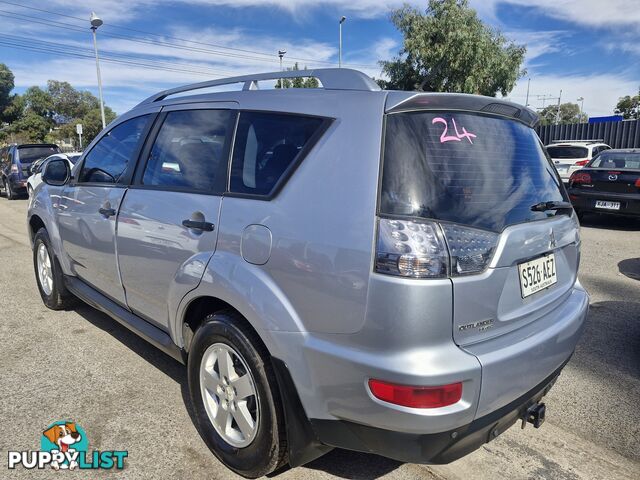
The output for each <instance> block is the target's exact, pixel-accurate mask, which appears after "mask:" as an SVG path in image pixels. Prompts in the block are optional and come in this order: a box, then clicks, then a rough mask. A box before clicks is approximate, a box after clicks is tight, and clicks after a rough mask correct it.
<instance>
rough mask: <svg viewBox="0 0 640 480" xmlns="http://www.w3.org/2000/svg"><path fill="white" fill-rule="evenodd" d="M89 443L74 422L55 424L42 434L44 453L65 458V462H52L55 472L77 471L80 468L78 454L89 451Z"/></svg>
mask: <svg viewBox="0 0 640 480" xmlns="http://www.w3.org/2000/svg"><path fill="white" fill-rule="evenodd" d="M87 446H88V441H87V437H86V434H85V433H84V431H83V430H82V428H81V427H80V426H79V425H76V424H75V423H73V422H66V421H62V422H55V423H53V424H52V425H50V426H49V428H47V429H46V430H45V431H44V432H42V440H41V448H42V451H48V452H51V453H62V454H63V455H64V457H65V458H67V459H73V460H65V461H63V462H58V461H52V462H51V467H52V468H53V469H55V470H59V469H61V468H62V469H69V470H75V469H76V468H77V467H78V461H77V460H76V458H77V455H76V452H78V453H79V452H82V454H83V455H84V452H86V451H87Z"/></svg>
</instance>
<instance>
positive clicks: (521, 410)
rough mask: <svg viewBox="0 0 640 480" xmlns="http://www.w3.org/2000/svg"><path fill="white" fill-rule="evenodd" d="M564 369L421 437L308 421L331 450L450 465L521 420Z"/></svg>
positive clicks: (373, 428) (346, 424) (359, 425)
mask: <svg viewBox="0 0 640 480" xmlns="http://www.w3.org/2000/svg"><path fill="white" fill-rule="evenodd" d="M567 361H568V360H567ZM565 363H566V362H565ZM563 367H564V363H563V364H562V365H561V366H560V367H559V368H558V369H557V370H556V371H555V372H553V373H552V374H551V375H549V376H548V377H547V378H546V379H544V380H543V381H542V382H540V384H538V385H536V386H535V387H534V388H532V389H531V390H530V391H528V392H527V393H525V394H524V395H522V396H520V397H519V398H517V399H516V400H514V401H512V402H511V403H509V404H507V405H505V406H504V407H502V408H500V409H498V410H496V411H494V412H492V413H490V414H488V415H485V416H483V417H481V418H478V419H476V420H474V421H473V422H471V423H469V424H467V425H464V426H461V427H459V428H456V429H453V430H450V431H446V432H440V433H433V434H424V435H421V434H412V433H403V432H390V431H388V430H383V429H379V428H375V427H369V426H366V425H361V424H357V423H352V422H348V421H340V420H311V425H312V427H313V430H314V432H315V433H316V435H317V437H318V439H319V440H320V442H322V443H323V444H326V445H330V446H332V447H337V448H345V449H348V450H355V451H360V452H366V453H374V454H377V455H383V456H385V457H389V458H393V459H395V460H399V461H401V462H409V463H431V464H443V463H449V462H452V461H454V460H457V459H458V458H460V457H463V456H465V455H467V454H468V453H471V452H472V451H474V450H476V449H478V448H479V447H481V446H482V445H484V444H485V443H488V442H490V441H491V440H493V439H494V438H496V437H497V436H498V435H500V434H502V433H503V432H504V431H505V430H507V429H508V428H510V427H511V426H513V424H514V423H516V422H517V421H518V420H519V419H522V417H523V416H524V415H525V413H526V411H527V409H528V408H529V407H530V406H531V405H534V404H535V403H537V402H539V401H540V400H541V399H542V397H543V396H544V395H546V394H547V393H548V392H549V390H550V389H551V387H552V386H553V384H554V383H555V381H556V379H557V378H558V376H559V375H560V371H561V370H562V368H563Z"/></svg>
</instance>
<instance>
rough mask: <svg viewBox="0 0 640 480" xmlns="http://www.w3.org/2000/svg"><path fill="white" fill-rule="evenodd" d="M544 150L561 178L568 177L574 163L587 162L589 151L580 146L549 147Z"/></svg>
mask: <svg viewBox="0 0 640 480" xmlns="http://www.w3.org/2000/svg"><path fill="white" fill-rule="evenodd" d="M546 149H547V153H548V154H549V156H550V157H551V160H552V161H553V163H554V164H555V167H556V169H557V170H558V173H559V174H560V175H561V176H562V177H566V176H568V175H569V168H570V167H571V166H573V165H574V164H575V163H576V162H579V161H583V162H585V163H586V162H587V161H588V160H589V149H588V148H587V147H582V146H580V145H549V146H548V147H546ZM583 165H584V163H583Z"/></svg>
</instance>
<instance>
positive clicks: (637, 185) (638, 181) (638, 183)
mask: <svg viewBox="0 0 640 480" xmlns="http://www.w3.org/2000/svg"><path fill="white" fill-rule="evenodd" d="M636 187H638V188H640V177H638V179H637V180H636Z"/></svg>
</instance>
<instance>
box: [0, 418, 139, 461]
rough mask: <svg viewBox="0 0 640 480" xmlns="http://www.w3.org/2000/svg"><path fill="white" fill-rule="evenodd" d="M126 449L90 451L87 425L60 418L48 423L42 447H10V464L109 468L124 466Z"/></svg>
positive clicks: (126, 455)
mask: <svg viewBox="0 0 640 480" xmlns="http://www.w3.org/2000/svg"><path fill="white" fill-rule="evenodd" d="M128 456H129V452H128V451H126V450H103V451H99V450H93V451H89V440H88V438H87V434H86V432H85V431H84V429H83V428H82V427H81V426H80V425H78V424H77V423H74V422H67V421H59V422H54V423H52V424H51V425H49V426H48V427H47V428H46V429H45V430H44V431H43V432H42V436H41V438H40V450H35V451H34V450H29V451H12V450H10V451H9V468H10V469H15V468H16V466H18V465H22V466H23V467H24V468H26V469H29V470H31V469H34V468H38V469H43V468H53V469H54V470H76V469H80V470H98V469H104V470H110V469H114V468H115V469H118V470H122V469H123V468H124V459H125V458H127V457H128Z"/></svg>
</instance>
